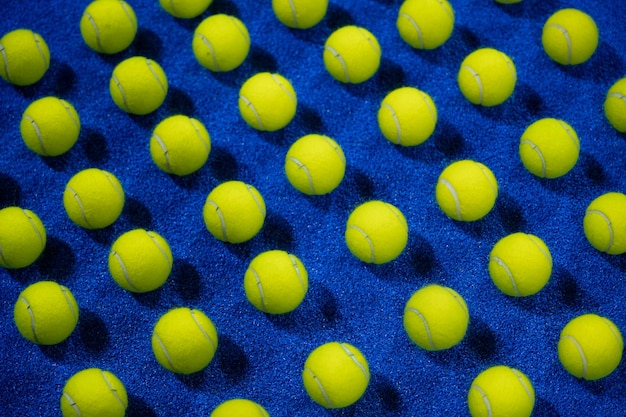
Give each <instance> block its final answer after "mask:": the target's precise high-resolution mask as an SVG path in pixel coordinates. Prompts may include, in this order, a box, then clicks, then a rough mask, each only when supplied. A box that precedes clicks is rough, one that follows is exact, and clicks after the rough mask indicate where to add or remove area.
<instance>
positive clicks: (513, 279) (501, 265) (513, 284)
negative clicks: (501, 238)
mask: <svg viewBox="0 0 626 417" xmlns="http://www.w3.org/2000/svg"><path fill="white" fill-rule="evenodd" d="M491 260H492V261H494V262H495V263H497V264H498V265H500V267H501V268H502V269H504V272H505V273H506V275H507V276H508V277H509V281H510V282H511V286H512V287H513V291H514V292H515V295H517V296H518V297H520V296H521V295H522V294H521V293H520V291H519V289H518V288H517V283H516V282H515V277H514V276H513V273H512V272H511V270H510V269H509V267H508V265H507V264H506V263H504V261H503V260H502V259H500V258H499V257H497V256H492V257H491Z"/></svg>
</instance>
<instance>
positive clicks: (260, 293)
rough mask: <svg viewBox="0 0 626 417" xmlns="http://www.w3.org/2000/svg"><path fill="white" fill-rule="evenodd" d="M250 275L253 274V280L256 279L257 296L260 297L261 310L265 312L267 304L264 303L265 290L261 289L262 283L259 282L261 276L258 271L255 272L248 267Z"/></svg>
mask: <svg viewBox="0 0 626 417" xmlns="http://www.w3.org/2000/svg"><path fill="white" fill-rule="evenodd" d="M250 271H251V272H252V275H254V280H255V281H256V287H257V289H258V290H259V297H261V307H262V310H263V311H265V312H267V306H266V305H265V292H264V291H263V283H262V282H261V277H260V276H259V273H258V272H256V270H255V269H254V268H250Z"/></svg>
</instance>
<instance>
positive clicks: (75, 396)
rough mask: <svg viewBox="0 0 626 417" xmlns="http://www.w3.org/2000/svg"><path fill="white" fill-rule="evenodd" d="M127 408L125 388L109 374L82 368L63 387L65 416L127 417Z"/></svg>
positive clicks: (62, 408) (62, 402)
mask: <svg viewBox="0 0 626 417" xmlns="http://www.w3.org/2000/svg"><path fill="white" fill-rule="evenodd" d="M126 408H128V395H127V393H126V388H124V384H122V381H120V380H119V378H118V377H116V376H115V375H113V374H112V373H111V372H109V371H103V370H102V369H98V368H88V369H83V370H82V371H80V372H77V373H76V374H74V375H73V376H72V377H71V378H70V379H68V380H67V382H66V383H65V387H63V395H62V396H61V413H63V417H76V416H80V417H124V415H125V414H126Z"/></svg>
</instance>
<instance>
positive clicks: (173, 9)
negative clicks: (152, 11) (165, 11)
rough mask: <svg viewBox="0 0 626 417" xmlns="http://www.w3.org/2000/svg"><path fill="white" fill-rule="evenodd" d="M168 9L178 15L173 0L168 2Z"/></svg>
mask: <svg viewBox="0 0 626 417" xmlns="http://www.w3.org/2000/svg"><path fill="white" fill-rule="evenodd" d="M170 8H171V9H172V11H173V12H174V13H175V14H176V13H178V12H177V11H176V2H175V1H174V0H170Z"/></svg>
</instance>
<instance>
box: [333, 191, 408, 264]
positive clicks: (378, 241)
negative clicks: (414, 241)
mask: <svg viewBox="0 0 626 417" xmlns="http://www.w3.org/2000/svg"><path fill="white" fill-rule="evenodd" d="M345 238H346V245H348V249H349V250H350V252H352V254H353V255H354V256H356V257H357V258H359V259H360V260H362V261H363V262H367V263H374V264H384V263H387V262H390V261H392V260H394V259H396V258H397V257H398V256H400V254H401V253H402V251H404V248H405V247H406V244H407V241H408V238H409V226H408V225H407V222H406V219H405V218H404V215H403V214H402V212H401V211H400V210H398V208H397V207H395V206H393V205H392V204H389V203H386V202H384V201H380V200H373V201H368V202H366V203H363V204H361V205H360V206H358V207H357V208H355V209H354V211H352V213H351V214H350V217H348V222H347V223H346V233H345Z"/></svg>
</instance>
